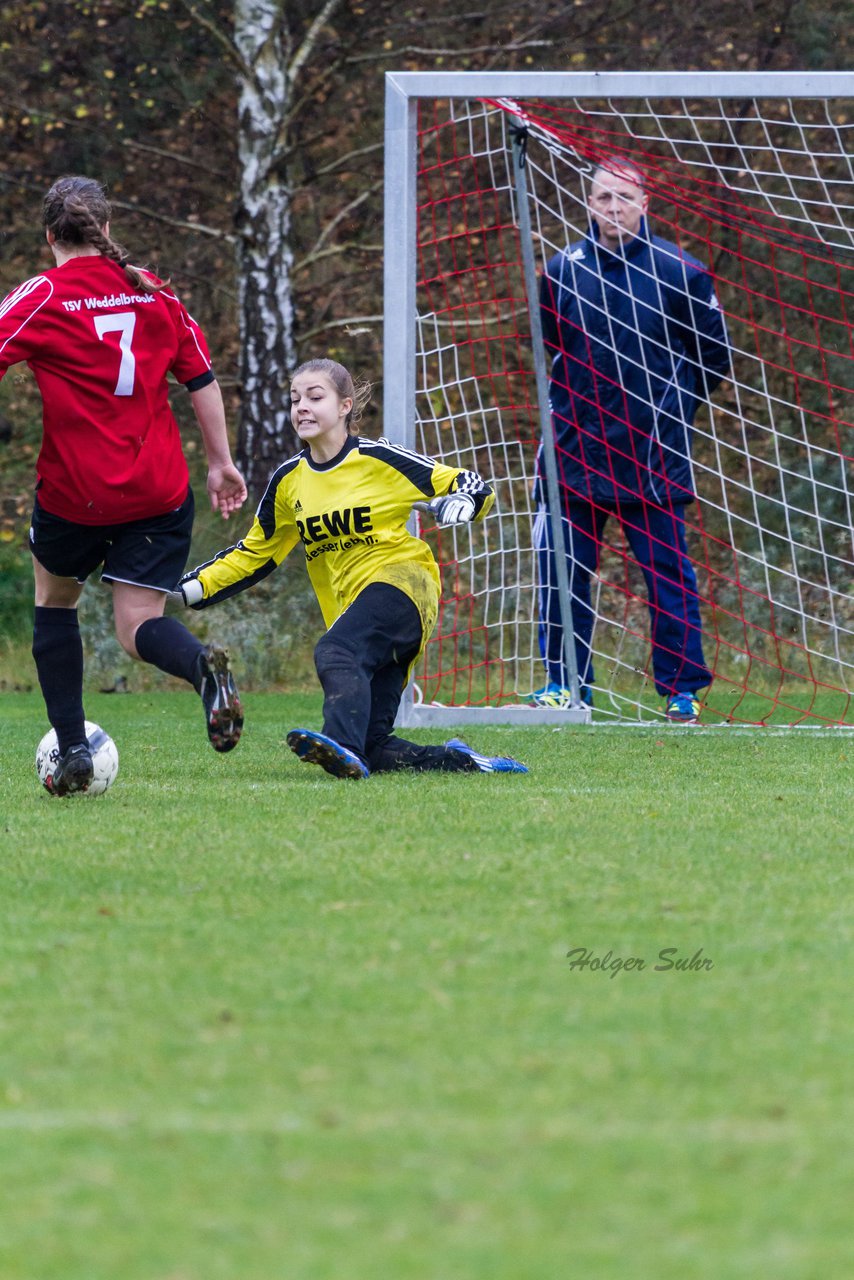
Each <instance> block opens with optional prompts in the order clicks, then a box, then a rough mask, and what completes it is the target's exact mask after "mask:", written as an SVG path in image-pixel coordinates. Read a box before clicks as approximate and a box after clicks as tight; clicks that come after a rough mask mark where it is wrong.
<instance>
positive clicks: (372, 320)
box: [300, 315, 383, 343]
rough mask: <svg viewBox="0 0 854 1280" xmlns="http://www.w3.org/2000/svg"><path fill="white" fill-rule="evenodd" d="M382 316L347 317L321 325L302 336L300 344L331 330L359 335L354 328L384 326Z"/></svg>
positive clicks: (357, 330) (306, 331) (308, 330)
mask: <svg viewBox="0 0 854 1280" xmlns="http://www.w3.org/2000/svg"><path fill="white" fill-rule="evenodd" d="M382 321H383V317H382V315H378V316H346V317H345V319H343V320H330V321H329V323H328V324H319V325H317V326H316V328H314V329H306V330H305V331H304V332H303V333H301V334H300V342H301V343H302V342H307V341H308V339H309V338H316V337H317V335H318V334H319V333H328V332H329V330H330V329H346V330H347V331H348V332H349V333H350V334H353V335H355V334H357V333H358V332H359V329H358V328H354V327H353V326H362V325H367V326H369V325H374V324H382Z"/></svg>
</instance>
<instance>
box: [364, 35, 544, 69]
mask: <svg viewBox="0 0 854 1280" xmlns="http://www.w3.org/2000/svg"><path fill="white" fill-rule="evenodd" d="M555 44H556V41H554V40H522V41H518V42H516V41H513V42H511V43H510V44H481V45H472V47H471V48H466V49H464V50H460V49H422V48H421V47H420V46H419V45H415V44H405V45H401V47H400V48H399V49H384V50H383V51H382V53H362V54H358V55H356V56H355V57H352V58H345V59H344V61H345V62H346V63H347V64H348V65H349V66H355V65H356V64H357V63H360V62H381V61H382V60H383V59H384V58H385V59H389V58H392V57H394V58H400V57H402V56H404V55H407V54H416V55H418V56H419V57H425V58H458V57H459V56H460V53H461V52H463V53H465V55H466V57H468V56H469V55H470V54H476V53H518V52H520V51H521V50H522V49H552V48H554V46H555Z"/></svg>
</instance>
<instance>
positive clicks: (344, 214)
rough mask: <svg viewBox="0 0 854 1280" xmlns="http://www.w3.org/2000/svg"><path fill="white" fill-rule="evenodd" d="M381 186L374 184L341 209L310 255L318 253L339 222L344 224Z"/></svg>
mask: <svg viewBox="0 0 854 1280" xmlns="http://www.w3.org/2000/svg"><path fill="white" fill-rule="evenodd" d="M381 186H382V183H380V182H375V183H373V184H372V185H371V186H370V187H367V188H366V190H364V191H362V192H360V193H359V195H357V196H356V197H355V199H353V200H351V201H350V203H349V204H345V205H344V206H343V208H341V209H339V210H338V212H337V213H336V215H335V217H334V218H333V219H332V221H331V222H327V224H326V226H325V227H324V228H323V230H322V231H321V233H320V235H319V236H318V237H317V239H316V240H315V242H314V247H313V248H312V249H309V253H310V254H311V253H317V252H318V250H319V249H321V248H322V247H323V244H324V242H325V241H326V240H328V239H329V237H330V236H331V234H332V232H333V231H334V230H335V228H336V227H337V226H338V224H339V222H342V221H343V220H344V218H346V217H347V216H348V215H349V214H350V213H352V211H353V210H354V209H357V208H358V207H359V205H360V204H364V202H365V201H366V200H367V199H368V197H369V196H371V195H373V193H374V192H375V191H377V190H378V189H379V188H380V187H381Z"/></svg>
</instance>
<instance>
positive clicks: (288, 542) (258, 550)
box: [178, 517, 299, 609]
mask: <svg viewBox="0 0 854 1280" xmlns="http://www.w3.org/2000/svg"><path fill="white" fill-rule="evenodd" d="M298 540H299V538H298V534H297V530H296V527H295V526H292V527H291V528H287V527H285V528H282V527H277V528H276V529H274V531H273V535H272V537H269V538H268V537H267V536H266V534H265V532H264V530H263V528H262V527H261V524H260V522H259V520H258V519H257V517H256V519H255V522H254V524H253V525H252V528H251V529H250V530H249V532H248V534H247V535H246V537H245V538H241V540H240V542H237V543H235V545H234V546H233V547H226V548H225V550H224V551H219V552H218V553H217V554H216V555H215V556H214V557H213V559H212V560H207V561H205V563H204V564H200V565H196V567H195V569H190V570H189V572H187V573H185V574H184V576H183V578H182V579H181V581H180V582H179V583H178V591H179V592H180V594H181V596H182V597H183V599H184V603H185V604H187V605H189V606H190V607H191V608H193V609H207V608H208V607H209V606H210V605H212V604H219V603H220V601H222V600H229V599H230V598H231V597H232V596H236V595H237V594H238V593H239V592H241V591H246V590H247V588H249V587H254V586H255V584H256V583H257V582H263V580H264V578H267V577H269V576H270V574H271V573H272V572H273V570H274V569H277V568H278V566H279V565H280V564H281V563H282V561H283V560H284V558H285V556H286V555H287V554H288V553H289V552H290V551H292V550H293V548H294V547H295V546H296V544H297V542H298Z"/></svg>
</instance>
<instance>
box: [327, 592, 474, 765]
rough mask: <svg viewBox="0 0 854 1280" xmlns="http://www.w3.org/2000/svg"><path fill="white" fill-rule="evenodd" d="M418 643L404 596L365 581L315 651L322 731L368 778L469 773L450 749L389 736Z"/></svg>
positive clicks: (414, 614) (415, 617)
mask: <svg viewBox="0 0 854 1280" xmlns="http://www.w3.org/2000/svg"><path fill="white" fill-rule="evenodd" d="M421 641H422V625H421V615H420V614H419V612H418V610H417V609H416V607H415V605H414V604H413V602H412V601H411V600H410V598H409V596H408V595H406V593H405V592H403V591H400V590H399V589H398V588H397V587H393V586H391V585H390V584H388V583H385V582H373V583H371V584H370V585H369V586H367V587H365V589H364V591H362V592H360V594H359V595H358V596H357V597H356V599H355V600H354V601H353V603H352V604H351V605H350V606H349V607H348V608H347V609H345V610H344V612H343V613H342V614H341V616H340V618H336V620H335V622H334V623H333V624H332V626H331V627H330V628H329V630H328V631H327V632H326V634H325V635H324V636H322V637H321V639H320V640H319V641H318V642H317V645H316V647H315V650H314V663H315V666H316V667H317V674H318V676H319V678H320V683H321V686H322V688H323V694H324V699H323V732H324V733H325V734H326V736H327V737H328V738H334V739H335V741H336V742H339V743H340V744H341V746H342V747H347V748H348V750H350V751H352V752H354V753H355V754H356V755H357V756H358V757H359V758H360V760H363V761H364V762H365V764H366V765H367V766H368V768H369V769H370V771H371V773H388V772H390V771H391V770H393V769H416V770H420V771H425V770H428V769H441V770H445V771H446V772H469V771H470V770H471V769H473V768H475V767H476V766H474V765H473V763H472V761H471V760H470V759H469V758H468V757H467V756H464V755H462V753H461V752H459V751H455V750H454V749H453V747H451V748H448V747H444V746H441V747H422V746H419V745H418V744H417V743H415V742H407V741H406V740H405V739H404V738H397V737H395V736H394V735H393V733H392V729H393V727H394V719H395V716H396V715H397V709H398V707H399V706H400V698H401V695H402V693H403V690H404V687H405V685H406V677H407V673H408V671H409V667H410V664H411V663H412V662H413V661H414V659H415V657H416V656H417V654H418V651H419V649H420V648H421Z"/></svg>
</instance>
